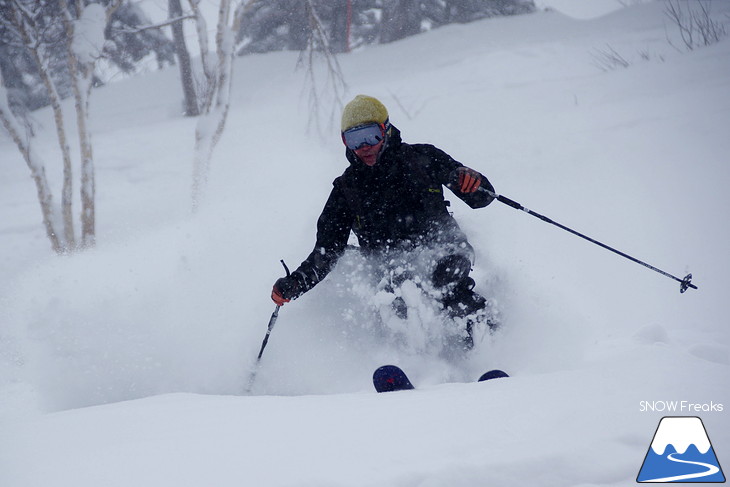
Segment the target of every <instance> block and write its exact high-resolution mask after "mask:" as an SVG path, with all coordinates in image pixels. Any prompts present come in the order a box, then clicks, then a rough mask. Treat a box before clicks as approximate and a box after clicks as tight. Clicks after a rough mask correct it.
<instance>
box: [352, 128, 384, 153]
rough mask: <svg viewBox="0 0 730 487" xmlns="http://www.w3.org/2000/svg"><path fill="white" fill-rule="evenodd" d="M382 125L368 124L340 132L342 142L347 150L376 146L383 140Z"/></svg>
mask: <svg viewBox="0 0 730 487" xmlns="http://www.w3.org/2000/svg"><path fill="white" fill-rule="evenodd" d="M385 130H386V128H385V124H384V123H369V124H367V125H361V126H359V127H355V128H351V129H348V130H345V131H344V132H342V142H344V143H345V145H346V146H347V148H348V149H352V150H357V149H360V148H361V147H363V146H366V145H378V144H379V143H380V142H381V141H382V140H383V139H385Z"/></svg>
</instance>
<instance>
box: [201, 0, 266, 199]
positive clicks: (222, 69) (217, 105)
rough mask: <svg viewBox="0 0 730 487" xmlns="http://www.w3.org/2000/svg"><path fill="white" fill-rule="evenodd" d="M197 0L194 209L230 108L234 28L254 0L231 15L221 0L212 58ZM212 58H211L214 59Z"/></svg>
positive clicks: (228, 3) (228, 0)
mask: <svg viewBox="0 0 730 487" xmlns="http://www.w3.org/2000/svg"><path fill="white" fill-rule="evenodd" d="M199 1H200V0H190V5H191V7H192V8H193V12H194V14H195V21H196V26H197V30H198V35H199V36H202V37H201V39H200V49H201V59H202V60H203V71H204V74H205V81H206V86H205V90H204V91H203V93H202V97H203V100H202V103H201V116H200V118H199V119H198V124H197V125H196V127H195V156H194V160H193V186H192V204H193V211H196V210H197V209H198V208H199V206H200V203H201V201H202V198H203V197H204V193H205V189H206V186H207V182H208V175H209V173H210V162H211V158H212V155H213V149H214V148H215V146H216V145H217V144H218V141H219V140H220V138H221V135H223V130H224V129H225V125H226V120H227V118H228V110H229V108H230V93H231V78H232V75H233V56H234V49H233V47H234V39H235V32H237V31H238V29H239V28H240V25H241V21H242V20H243V15H244V13H245V12H246V10H247V9H248V8H249V7H250V6H251V5H253V3H254V2H255V1H256V0H248V1H247V2H240V3H239V4H238V6H237V7H236V9H235V11H234V12H233V16H231V0H221V2H220V6H219V9H218V24H217V28H216V56H215V60H214V58H213V57H212V56H211V53H210V52H208V50H207V49H208V47H207V46H208V42H207V37H205V36H206V34H205V33H206V32H207V30H206V28H205V20H204V18H203V16H202V14H201V13H200V10H199V9H198V3H199ZM214 61H215V62H214Z"/></svg>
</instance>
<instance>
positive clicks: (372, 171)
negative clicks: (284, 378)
mask: <svg viewBox="0 0 730 487" xmlns="http://www.w3.org/2000/svg"><path fill="white" fill-rule="evenodd" d="M341 130H342V141H343V142H344V144H345V146H346V150H345V155H346V157H347V160H348V161H349V163H350V165H349V167H348V168H347V169H346V170H345V171H344V173H343V174H342V175H341V176H339V177H338V178H336V179H335V180H334V182H333V188H332V192H331V193H330V195H329V198H328V200H327V203H326V204H325V206H324V209H323V210H322V214H321V215H320V217H319V220H318V222H317V240H316V243H315V246H314V250H312V252H311V253H310V254H309V256H308V257H307V258H306V259H305V260H304V261H303V262H302V263H301V265H300V266H299V267H298V268H297V269H296V270H295V271H294V272H292V273H291V275H289V276H286V277H282V278H280V279H278V280H277V281H276V283H275V284H274V286H273V289H272V293H271V298H272V299H273V301H274V302H275V303H276V304H277V305H279V306H282V305H284V304H285V303H288V302H289V301H290V300H292V299H296V298H298V297H299V296H301V295H302V294H304V293H305V292H307V291H309V290H310V289H312V288H313V287H314V286H315V285H316V284H317V283H319V282H320V281H321V280H322V279H324V278H325V276H327V274H328V273H329V272H330V270H331V269H332V268H333V267H334V265H335V263H336V262H337V260H338V259H339V258H340V256H341V255H342V254H343V253H344V251H345V249H346V247H347V241H348V238H349V236H350V232H351V231H352V232H353V233H354V234H355V236H356V237H357V239H358V243H359V246H360V251H361V252H362V253H363V254H364V255H365V256H367V257H368V259H369V261H370V262H373V267H375V269H376V270H377V272H379V273H381V274H382V276H386V277H388V276H389V279H390V281H389V282H388V283H387V286H386V289H387V290H389V291H394V289H395V287H396V286H398V285H399V284H400V283H402V282H403V281H404V280H405V279H414V278H416V279H415V280H416V281H417V282H421V283H422V287H424V286H427V287H429V289H430V290H431V291H432V293H431V294H432V295H433V296H434V298H435V299H436V300H438V301H439V302H440V306H441V307H442V308H443V310H444V311H445V312H446V313H447V314H448V315H449V316H450V317H452V318H463V319H465V326H466V332H467V337H466V345H467V347H470V346H471V344H472V340H471V331H472V330H471V328H472V326H473V324H474V323H475V322H476V321H483V320H486V318H485V307H486V300H485V299H484V298H483V297H482V296H480V295H479V294H477V293H475V292H474V291H473V287H474V280H473V279H472V278H470V277H469V272H470V270H471V266H472V262H473V260H474V249H473V247H472V246H471V245H470V244H469V242H468V241H467V239H466V235H464V233H463V232H462V231H461V229H460V228H459V225H458V224H457V223H456V220H455V219H454V218H453V217H452V216H451V214H450V213H449V211H448V210H447V207H448V205H449V202H448V201H445V200H444V194H443V187H444V186H446V187H448V188H449V189H450V190H451V191H452V192H453V193H454V194H455V195H456V196H457V197H458V198H460V199H461V200H462V201H464V202H465V203H466V204H467V205H469V206H470V207H471V208H482V207H485V206H487V205H488V204H489V203H491V201H492V199H493V198H492V197H491V196H490V195H489V193H487V192H486V191H477V190H478V189H479V188H480V187H482V188H486V189H489V190H490V191H494V188H493V187H492V185H491V184H490V183H489V181H488V180H487V178H486V177H485V176H484V175H482V174H480V173H479V172H477V171H475V170H473V169H470V168H468V167H466V166H464V165H462V164H461V163H459V162H457V161H455V160H454V159H452V158H451V157H450V156H449V155H448V154H446V153H445V152H443V151H442V150H440V149H438V148H436V147H434V146H432V145H427V144H406V143H405V142H403V141H402V140H401V135H400V131H399V130H398V129H397V128H396V127H394V126H393V125H391V124H390V121H389V118H388V111H387V109H386V108H385V106H384V105H383V104H382V103H381V102H380V101H378V100H377V99H375V98H373V97H370V96H365V95H358V96H356V97H355V98H354V99H353V100H352V101H351V102H350V103H348V104H347V105H346V106H345V109H344V111H343V113H342V125H341ZM424 252H425V255H428V258H427V262H428V264H427V265H426V266H425V272H424V266H423V265H420V266H415V267H414V266H413V265H412V259H411V257H412V256H413V255H416V254H418V255H424ZM414 273H421V274H424V275H422V276H418V277H417V276H414ZM378 277H380V276H378ZM393 308H394V310H395V311H396V313H397V314H398V316H400V317H405V316H406V314H407V308H406V306H405V303H404V301H403V300H402V298H400V297H396V298H394V302H393ZM488 324H489V325H490V326H491V323H488Z"/></svg>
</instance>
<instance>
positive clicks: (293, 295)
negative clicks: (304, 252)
mask: <svg viewBox="0 0 730 487" xmlns="http://www.w3.org/2000/svg"><path fill="white" fill-rule="evenodd" d="M298 276H299V274H296V273H295V274H292V275H290V276H286V277H281V278H279V279H277V280H276V282H275V283H274V287H273V288H272V290H271V299H272V300H273V301H274V302H275V303H276V304H277V305H278V306H284V304H285V303H288V302H289V301H291V300H292V299H297V298H298V297H299V296H301V295H302V294H304V290H303V289H304V286H302V283H301V282H300V279H298Z"/></svg>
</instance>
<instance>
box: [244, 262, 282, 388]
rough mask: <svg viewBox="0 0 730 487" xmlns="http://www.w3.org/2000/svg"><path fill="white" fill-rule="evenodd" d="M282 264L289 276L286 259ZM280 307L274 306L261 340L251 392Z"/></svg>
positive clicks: (249, 380) (249, 386)
mask: <svg viewBox="0 0 730 487" xmlns="http://www.w3.org/2000/svg"><path fill="white" fill-rule="evenodd" d="M281 265H283V266H284V270H285V271H286V275H287V277H289V276H290V275H291V273H290V272H289V268H288V267H287V266H286V264H285V263H284V260H283V259H282V260H281ZM279 309H281V306H280V305H278V304H277V305H276V308H274V312H273V313H271V318H269V325H268V327H267V328H266V335H264V341H263V342H261V350H259V355H258V357H256V365H254V369H253V372H251V377H249V379H248V387H247V388H246V392H251V388H252V387H253V383H254V381H255V380H256V372H258V369H259V364H260V363H261V356H262V355H263V354H264V349H266V345H267V344H268V343H269V336H271V330H273V329H274V325H275V324H276V320H277V319H278V318H279Z"/></svg>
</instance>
